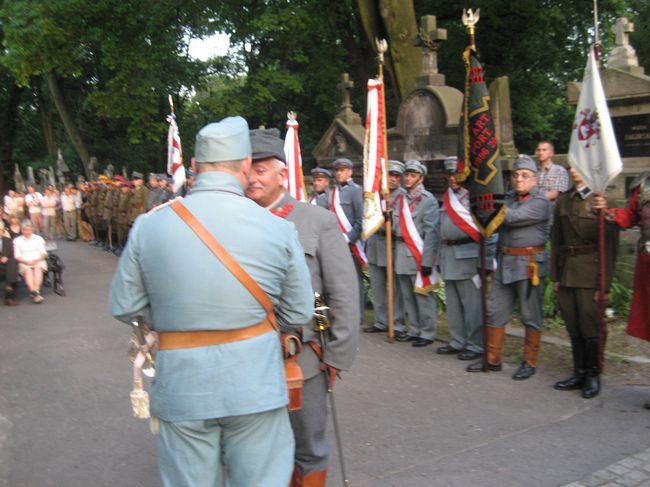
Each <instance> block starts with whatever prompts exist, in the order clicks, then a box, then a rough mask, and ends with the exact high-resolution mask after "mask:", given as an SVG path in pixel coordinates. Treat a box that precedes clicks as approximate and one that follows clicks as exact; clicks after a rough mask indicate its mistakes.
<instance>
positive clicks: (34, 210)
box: [25, 185, 43, 234]
mask: <svg viewBox="0 0 650 487" xmlns="http://www.w3.org/2000/svg"><path fill="white" fill-rule="evenodd" d="M42 201H43V195H42V194H41V193H39V192H38V191H36V189H34V186H31V185H30V186H27V194H26V195H25V206H27V211H28V212H29V219H30V220H31V221H32V225H33V226H34V233H37V234H38V233H41V203H42Z"/></svg>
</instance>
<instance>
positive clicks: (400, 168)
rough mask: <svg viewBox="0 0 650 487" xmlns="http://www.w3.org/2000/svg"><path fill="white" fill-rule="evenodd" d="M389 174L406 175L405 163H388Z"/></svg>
mask: <svg viewBox="0 0 650 487" xmlns="http://www.w3.org/2000/svg"><path fill="white" fill-rule="evenodd" d="M388 172H389V173H391V172H394V173H397V174H399V175H400V176H401V175H402V174H404V163H403V162H401V161H388Z"/></svg>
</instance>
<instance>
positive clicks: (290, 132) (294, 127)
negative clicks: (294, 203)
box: [284, 112, 307, 201]
mask: <svg viewBox="0 0 650 487" xmlns="http://www.w3.org/2000/svg"><path fill="white" fill-rule="evenodd" d="M287 116H288V120H287V135H286V137H285V138H284V155H285V156H286V159H287V169H288V171H289V177H288V178H287V179H286V181H285V183H284V184H285V186H286V189H287V191H288V193H289V194H290V195H291V196H292V197H294V198H295V199H297V200H298V201H306V200H307V197H306V196H305V182H304V179H303V175H302V156H301V155H300V141H299V140H298V122H297V121H296V114H295V113H294V112H289V113H288V114H287Z"/></svg>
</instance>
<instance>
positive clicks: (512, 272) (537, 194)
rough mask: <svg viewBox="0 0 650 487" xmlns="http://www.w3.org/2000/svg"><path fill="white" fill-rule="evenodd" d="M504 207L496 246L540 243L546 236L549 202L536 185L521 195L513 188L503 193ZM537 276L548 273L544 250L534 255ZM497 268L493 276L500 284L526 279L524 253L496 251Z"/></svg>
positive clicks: (540, 245) (547, 232) (526, 260)
mask: <svg viewBox="0 0 650 487" xmlns="http://www.w3.org/2000/svg"><path fill="white" fill-rule="evenodd" d="M505 204H506V207H507V210H506V216H505V220H504V222H503V224H502V225H501V227H499V246H506V247H516V248H525V247H543V246H545V245H546V242H548V239H549V223H550V219H551V202H550V201H549V200H548V199H547V198H546V196H545V195H544V192H543V191H541V190H540V189H539V188H538V187H536V186H535V187H533V189H532V190H531V191H530V193H529V194H528V195H527V196H526V197H525V198H519V197H517V195H516V193H515V192H514V191H510V192H508V193H507V194H506V197H505ZM534 259H535V262H536V263H537V266H538V274H539V277H540V278H542V277H544V276H546V274H547V273H548V256H547V251H546V250H544V251H543V252H541V253H539V254H535V256H534ZM497 261H498V263H497V271H496V272H495V278H496V279H499V280H500V281H501V282H502V283H503V284H510V283H513V282H516V281H522V280H525V279H528V265H529V263H530V260H529V257H528V256H527V255H523V256H518V255H504V253H503V252H501V251H497Z"/></svg>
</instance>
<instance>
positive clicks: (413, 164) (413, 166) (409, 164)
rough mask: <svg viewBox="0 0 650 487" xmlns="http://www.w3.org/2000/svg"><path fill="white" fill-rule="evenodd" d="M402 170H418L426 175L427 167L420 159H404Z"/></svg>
mask: <svg viewBox="0 0 650 487" xmlns="http://www.w3.org/2000/svg"><path fill="white" fill-rule="evenodd" d="M404 170H405V171H406V172H418V173H420V174H422V175H423V176H426V174H427V172H428V171H427V167H426V166H425V165H424V164H422V163H421V162H420V161H415V160H410V161H406V163H405V164H404Z"/></svg>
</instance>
